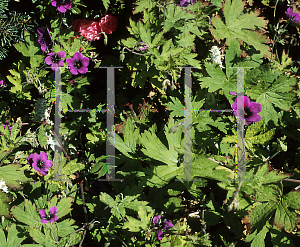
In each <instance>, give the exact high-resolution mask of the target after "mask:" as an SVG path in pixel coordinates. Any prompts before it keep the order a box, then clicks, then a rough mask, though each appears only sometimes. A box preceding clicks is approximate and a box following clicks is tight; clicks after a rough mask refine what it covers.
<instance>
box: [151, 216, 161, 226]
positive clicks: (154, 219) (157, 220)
mask: <svg viewBox="0 0 300 247" xmlns="http://www.w3.org/2000/svg"><path fill="white" fill-rule="evenodd" d="M160 219H161V216H160V215H156V216H154V217H153V220H152V222H153V225H154V226H155V225H156V224H158V223H159V222H160Z"/></svg>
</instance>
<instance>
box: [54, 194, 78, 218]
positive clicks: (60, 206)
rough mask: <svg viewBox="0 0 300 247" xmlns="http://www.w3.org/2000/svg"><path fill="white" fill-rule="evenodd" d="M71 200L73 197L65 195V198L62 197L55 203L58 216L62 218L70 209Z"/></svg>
mask: <svg viewBox="0 0 300 247" xmlns="http://www.w3.org/2000/svg"><path fill="white" fill-rule="evenodd" d="M73 200H74V198H73V197H67V198H62V199H61V200H60V201H59V202H58V203H57V206H56V207H57V216H58V218H62V217H64V216H65V215H67V214H68V213H70V212H71V211H72V208H71V205H72V202H73Z"/></svg>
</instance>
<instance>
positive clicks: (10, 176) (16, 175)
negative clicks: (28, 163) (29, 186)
mask: <svg viewBox="0 0 300 247" xmlns="http://www.w3.org/2000/svg"><path fill="white" fill-rule="evenodd" d="M21 167H22V165H21V164H18V163H12V164H9V165H6V166H2V167H0V174H1V175H0V176H1V178H3V180H4V181H5V183H6V185H7V186H8V187H10V188H12V189H14V190H21V189H22V188H23V187H22V185H21V184H20V183H19V182H21V183H27V182H29V181H31V179H30V178H27V177H26V176H25V175H24V171H19V170H18V169H20V168H21Z"/></svg>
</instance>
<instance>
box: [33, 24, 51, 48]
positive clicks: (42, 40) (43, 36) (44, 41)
mask: <svg viewBox="0 0 300 247" xmlns="http://www.w3.org/2000/svg"><path fill="white" fill-rule="evenodd" d="M37 32H38V34H39V38H38V42H39V44H40V45H41V50H42V51H46V50H47V49H49V47H50V46H51V45H52V37H51V34H50V32H49V29H48V28H47V27H45V30H43V29H42V28H40V27H38V28H37Z"/></svg>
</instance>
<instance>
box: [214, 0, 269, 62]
mask: <svg viewBox="0 0 300 247" xmlns="http://www.w3.org/2000/svg"><path fill="white" fill-rule="evenodd" d="M244 6H245V2H244V1H242V0H232V1H231V0H225V4H224V7H223V13H224V17H225V21H224V22H223V21H222V20H221V18H220V16H215V17H212V19H211V22H212V24H213V26H214V28H210V31H211V33H212V34H213V36H214V37H215V38H216V39H217V40H221V39H226V42H230V41H231V40H234V39H239V40H242V41H244V42H245V43H247V44H248V45H252V46H253V47H254V48H255V49H257V50H259V51H261V53H262V54H264V55H267V57H270V56H271V53H270V51H269V46H268V45H266V44H264V43H267V42H269V40H268V38H267V36H265V35H263V34H261V33H259V32H258V31H256V28H259V29H261V30H262V28H264V27H265V26H266V25H267V21H266V20H264V19H263V18H262V17H258V15H259V14H260V12H259V11H256V12H251V13H246V14H243V10H244ZM249 20H251V21H249Z"/></svg>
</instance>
